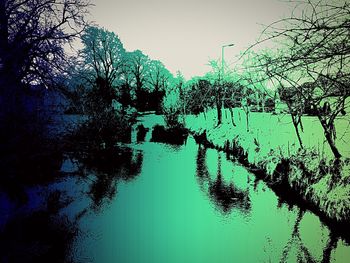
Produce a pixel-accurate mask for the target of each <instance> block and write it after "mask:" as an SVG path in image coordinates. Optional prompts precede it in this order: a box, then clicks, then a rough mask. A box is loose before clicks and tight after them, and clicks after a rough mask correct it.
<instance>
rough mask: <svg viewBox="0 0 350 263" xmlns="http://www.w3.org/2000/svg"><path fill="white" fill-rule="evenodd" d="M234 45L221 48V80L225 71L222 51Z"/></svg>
mask: <svg viewBox="0 0 350 263" xmlns="http://www.w3.org/2000/svg"><path fill="white" fill-rule="evenodd" d="M233 45H234V44H227V45H223V46H222V47H221V71H222V78H224V71H225V59H224V49H225V47H232V46H233Z"/></svg>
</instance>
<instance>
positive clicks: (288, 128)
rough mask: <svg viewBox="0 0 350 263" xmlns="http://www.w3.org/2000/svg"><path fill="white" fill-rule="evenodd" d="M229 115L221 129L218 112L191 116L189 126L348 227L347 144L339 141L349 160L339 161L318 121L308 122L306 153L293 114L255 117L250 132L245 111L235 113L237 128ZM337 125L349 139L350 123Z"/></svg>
mask: <svg viewBox="0 0 350 263" xmlns="http://www.w3.org/2000/svg"><path fill="white" fill-rule="evenodd" d="M229 114H230V113H229V112H224V114H223V116H224V118H223V123H222V124H221V125H219V126H217V125H216V123H217V121H216V117H215V111H209V112H207V113H206V115H204V114H200V115H198V116H188V117H187V118H186V127H187V128H188V129H189V130H190V131H191V133H192V134H193V135H194V137H195V138H197V140H198V141H201V142H202V143H204V144H207V146H209V147H213V148H216V149H218V150H223V151H225V152H227V153H228V154H231V155H232V156H234V157H235V158H237V159H238V161H240V162H241V163H242V164H243V165H244V166H246V167H248V168H250V169H251V170H252V171H255V173H256V174H258V175H259V176H260V177H261V178H262V179H263V180H264V181H266V182H267V183H268V184H269V185H271V186H273V188H275V189H284V191H290V192H291V193H292V194H295V195H296V197H297V198H300V199H301V200H303V201H304V202H305V203H306V204H307V206H308V207H310V208H311V209H312V210H314V211H315V212H316V213H318V214H319V215H321V216H322V217H324V218H325V219H326V220H329V221H332V222H336V223H341V224H343V223H345V224H348V221H349V218H350V159H349V155H350V154H349V152H348V151H346V145H345V143H341V142H338V145H339V149H340V150H341V151H342V152H343V153H344V157H343V158H342V159H341V160H340V161H336V160H334V159H332V156H331V154H330V150H329V149H328V146H327V145H326V143H325V142H324V141H323V138H322V136H323V134H322V129H321V127H319V124H318V123H317V120H316V119H315V118H313V117H306V118H304V119H303V122H304V123H303V124H304V133H302V135H301V136H302V139H303V142H304V144H305V148H304V149H302V150H301V149H299V148H300V147H299V145H298V141H297V137H296V135H295V131H294V128H293V125H292V123H291V120H290V117H289V116H288V115H272V114H269V113H251V116H250V123H249V131H247V126H246V119H245V117H246V116H245V114H244V112H242V111H240V110H239V109H235V111H234V118H235V125H236V126H234V125H232V122H231V116H230V115H229ZM344 121H345V120H344ZM336 125H338V127H339V130H340V132H339V134H342V137H343V138H344V137H345V138H348V137H349V134H348V133H346V129H345V128H346V127H347V125H346V123H345V122H344V123H342V120H340V121H338V123H337V124H336ZM342 127H344V129H343V130H342ZM338 138H339V136H338Z"/></svg>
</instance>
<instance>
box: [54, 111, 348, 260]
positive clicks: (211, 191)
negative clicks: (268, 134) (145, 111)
mask: <svg viewBox="0 0 350 263" xmlns="http://www.w3.org/2000/svg"><path fill="white" fill-rule="evenodd" d="M140 123H142V124H143V125H144V126H145V127H147V128H149V131H148V132H147V134H146V136H145V141H143V142H137V136H136V132H135V127H136V126H135V127H134V132H133V133H132V143H130V144H123V145H121V147H123V149H124V151H125V152H124V153H123V154H121V155H122V156H119V157H118V158H117V159H116V161H117V162H121V161H122V162H123V163H120V164H119V165H118V168H117V169H116V170H114V173H117V174H114V175H112V176H109V175H106V173H101V174H100V175H99V176H96V174H93V172H92V173H91V175H90V176H86V177H83V178H80V179H76V178H74V177H72V178H70V179H68V180H63V181H60V182H58V183H56V184H54V185H52V186H51V188H57V189H61V190H62V189H63V190H65V192H66V194H67V195H68V196H71V197H73V198H72V199H73V200H74V201H73V202H71V203H70V205H69V206H67V207H66V208H64V209H63V210H62V211H61V213H65V214H68V215H69V216H70V217H71V218H79V219H77V222H78V224H79V234H78V235H77V237H76V239H75V241H74V243H73V245H72V247H71V256H72V257H73V259H74V261H77V262H104V263H112V262H123V263H128V262H153V263H155V262H202V263H203V262H349V261H348V260H349V259H350V247H349V244H348V243H347V242H346V241H345V240H343V239H342V238H339V237H337V236H336V235H334V234H332V232H331V231H330V230H329V229H328V227H327V226H326V225H324V224H323V223H322V222H321V221H320V219H319V218H318V217H317V216H316V215H314V214H313V213H311V212H309V211H307V210H306V211H305V210H302V209H300V208H299V207H298V206H296V205H288V204H287V203H285V202H283V201H282V200H281V199H280V198H279V197H278V196H277V195H276V194H275V193H274V192H273V191H272V190H271V189H270V188H269V187H268V186H267V185H266V184H265V183H264V182H263V181H261V180H256V178H255V176H254V175H253V174H251V173H249V172H248V171H247V170H246V169H245V168H244V167H243V166H241V165H239V164H238V163H237V162H234V161H232V160H230V159H229V158H227V156H226V155H225V153H222V152H218V151H216V150H213V149H205V148H203V147H202V146H199V145H197V144H196V143H195V141H194V139H193V138H192V137H188V139H187V142H186V144H184V145H181V146H174V145H168V144H163V143H155V142H150V137H151V129H152V127H153V126H154V125H155V124H156V123H158V124H159V123H160V124H162V123H163V120H162V118H161V116H155V115H144V116H142V117H140V118H139V120H138V124H140ZM124 155H125V156H124ZM72 166H74V163H72V162H70V161H66V162H65V163H64V165H63V168H62V169H63V170H69V169H73V168H72ZM87 195H88V196H89V197H90V198H87V197H86V196H87ZM77 214H79V216H78V217H77ZM344 231H345V230H344Z"/></svg>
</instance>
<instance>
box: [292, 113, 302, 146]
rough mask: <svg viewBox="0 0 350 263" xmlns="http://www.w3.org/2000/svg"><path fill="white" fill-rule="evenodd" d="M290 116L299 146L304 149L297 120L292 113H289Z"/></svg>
mask: <svg viewBox="0 0 350 263" xmlns="http://www.w3.org/2000/svg"><path fill="white" fill-rule="evenodd" d="M291 116H292V122H293V125H294V129H295V133H296V134H297V137H298V141H299V144H300V148H301V149H304V146H303V142H302V140H301V136H300V132H299V128H298V122H297V121H296V119H295V116H294V115H293V114H291Z"/></svg>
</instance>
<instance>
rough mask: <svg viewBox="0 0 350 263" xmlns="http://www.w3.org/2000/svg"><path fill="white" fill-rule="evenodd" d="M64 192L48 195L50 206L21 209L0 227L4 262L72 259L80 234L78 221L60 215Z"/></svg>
mask: <svg viewBox="0 0 350 263" xmlns="http://www.w3.org/2000/svg"><path fill="white" fill-rule="evenodd" d="M61 199H62V198H61V193H60V192H59V191H55V192H52V193H50V194H49V195H48V196H47V201H46V202H47V203H46V206H45V205H44V206H43V208H42V209H40V210H38V211H34V212H31V213H26V212H24V213H20V214H18V215H16V216H15V217H13V218H11V219H10V220H9V221H8V222H6V224H5V225H3V226H1V228H0V262H69V256H70V255H69V254H70V246H71V245H72V243H73V241H74V238H75V237H76V236H77V234H78V228H77V225H76V222H74V221H73V222H71V221H70V220H69V219H68V218H67V216H65V215H60V214H59V210H60V208H61V207H63V206H65V205H66V204H65V203H64V202H62V200H61Z"/></svg>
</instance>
